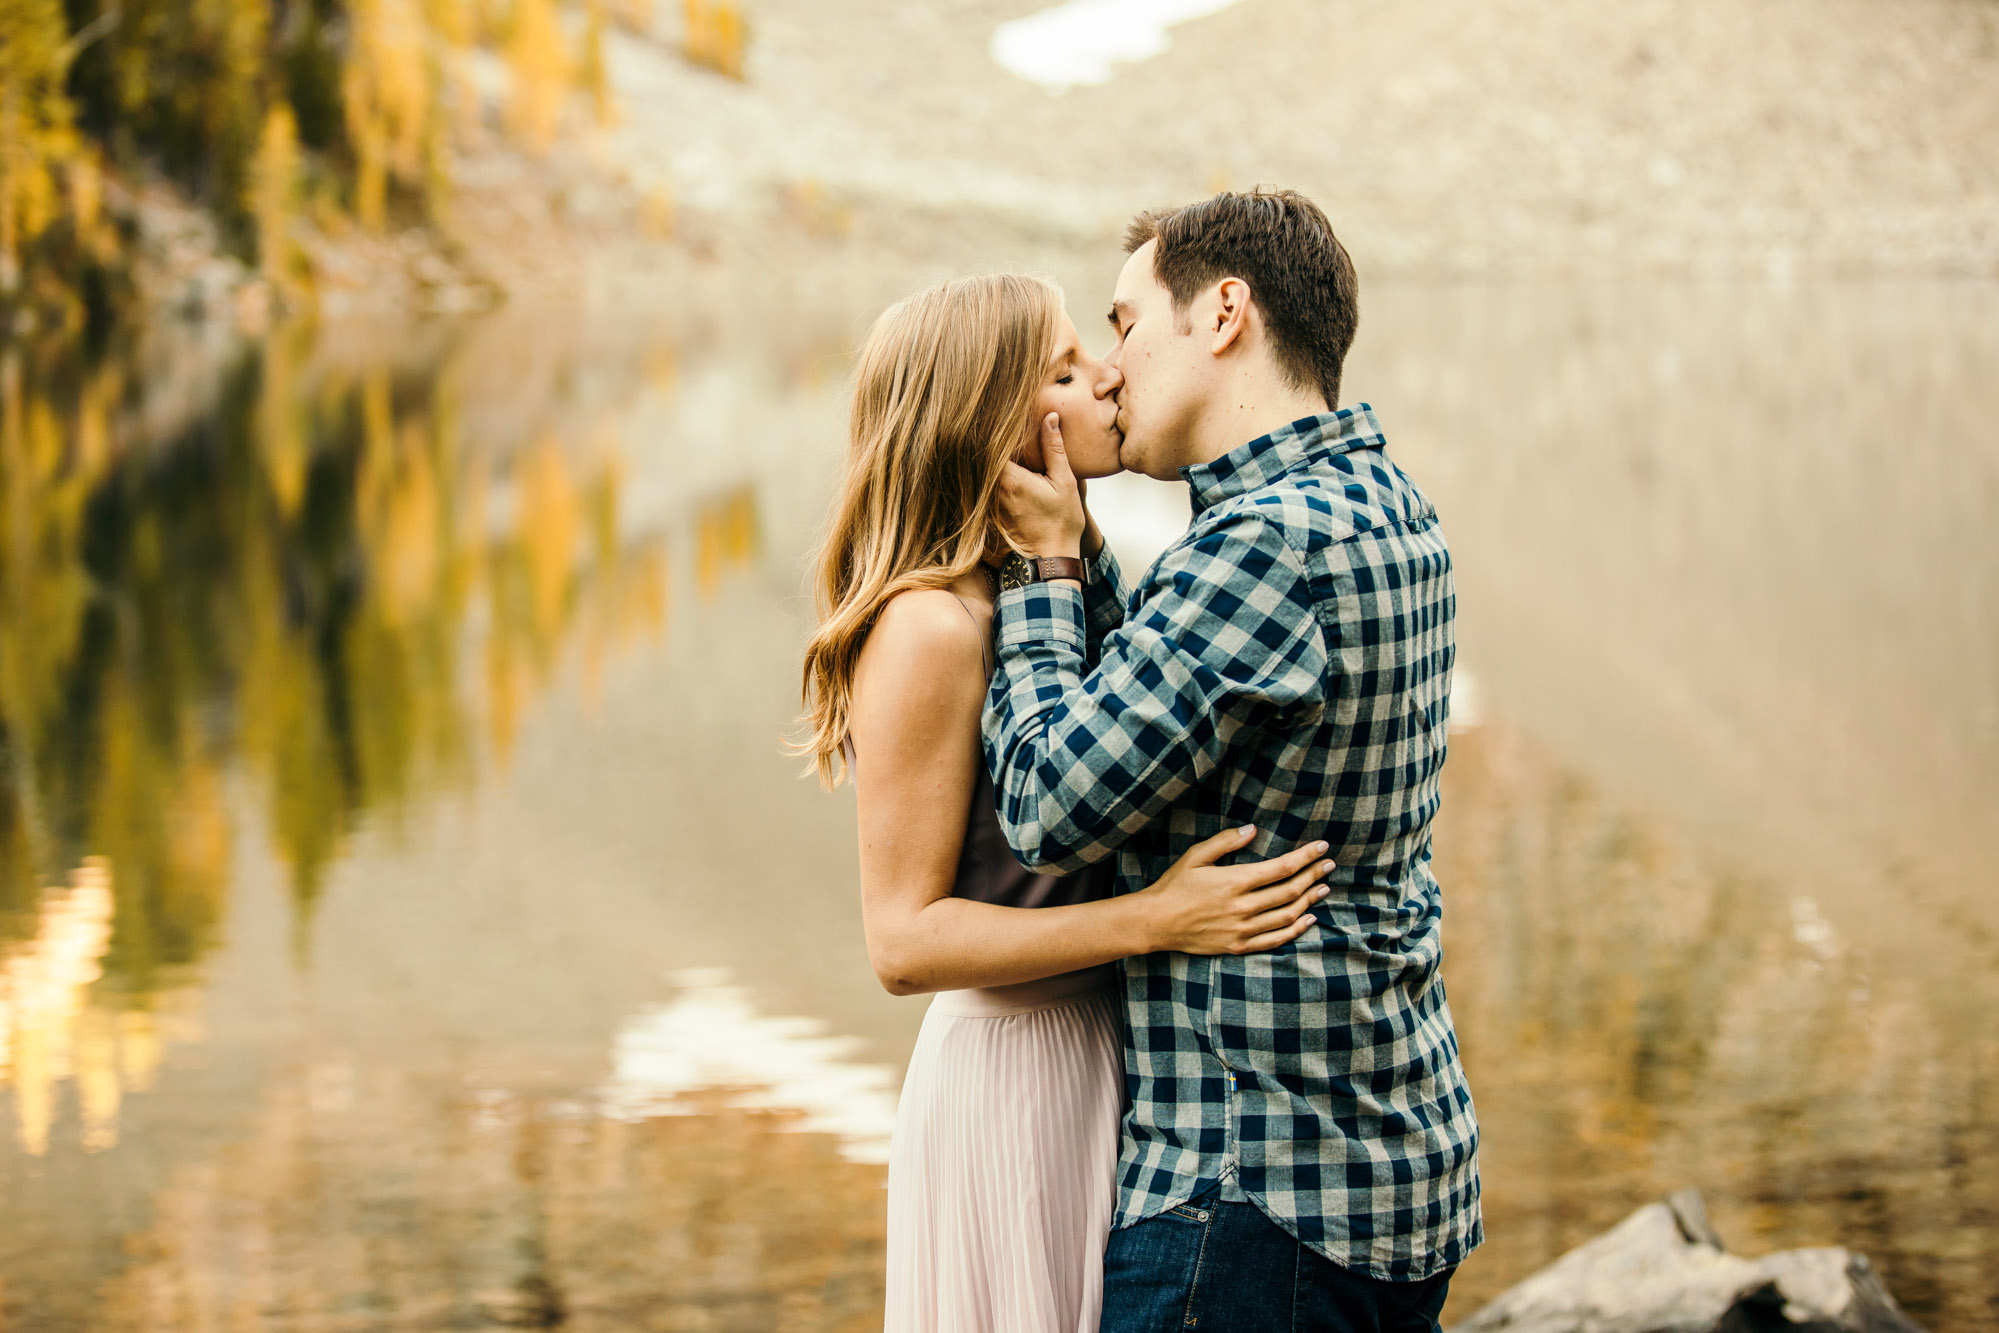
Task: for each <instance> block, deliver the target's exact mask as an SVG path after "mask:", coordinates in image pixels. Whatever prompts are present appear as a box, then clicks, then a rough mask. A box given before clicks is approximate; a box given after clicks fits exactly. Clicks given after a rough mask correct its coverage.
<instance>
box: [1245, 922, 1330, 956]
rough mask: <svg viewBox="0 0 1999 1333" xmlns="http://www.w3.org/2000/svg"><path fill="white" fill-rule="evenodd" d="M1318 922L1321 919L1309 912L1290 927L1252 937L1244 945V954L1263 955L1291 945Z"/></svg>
mask: <svg viewBox="0 0 1999 1333" xmlns="http://www.w3.org/2000/svg"><path fill="white" fill-rule="evenodd" d="M1318 921H1319V918H1317V917H1315V916H1313V915H1312V914H1311V913H1310V912H1307V913H1305V915H1303V916H1301V917H1299V918H1298V919H1297V920H1296V921H1294V922H1292V923H1291V924H1290V925H1288V926H1284V927H1282V928H1280V929H1278V930H1266V931H1265V932H1263V934H1261V935H1256V936H1252V937H1251V938H1250V939H1249V940H1247V941H1246V942H1245V943H1244V944H1243V948H1242V951H1243V952H1244V953H1263V952H1265V951H1266V950H1269V949H1275V948H1277V947H1279V946H1280V945H1285V944H1289V943H1290V942H1291V941H1293V940H1295V939H1297V938H1298V937H1299V936H1300V935H1303V934H1304V933H1305V932H1306V931H1308V930H1310V929H1311V928H1312V927H1313V926H1315V925H1317V924H1318Z"/></svg>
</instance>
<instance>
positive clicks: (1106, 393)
mask: <svg viewBox="0 0 1999 1333" xmlns="http://www.w3.org/2000/svg"><path fill="white" fill-rule="evenodd" d="M1123 387H1124V372H1123V371H1122V370H1119V369H1118V368H1117V367H1116V366H1114V365H1112V364H1111V363H1110V362H1108V361H1104V362H1100V363H1099V364H1098V374H1097V397H1099V398H1108V397H1110V395H1112V394H1114V393H1116V392H1117V391H1118V390H1119V389H1121V388H1123Z"/></svg>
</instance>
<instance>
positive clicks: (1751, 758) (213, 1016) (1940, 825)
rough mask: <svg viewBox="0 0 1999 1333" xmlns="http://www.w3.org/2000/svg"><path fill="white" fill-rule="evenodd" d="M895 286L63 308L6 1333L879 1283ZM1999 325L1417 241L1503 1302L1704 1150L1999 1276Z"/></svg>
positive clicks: (18, 1044) (42, 404)
mask: <svg viewBox="0 0 1999 1333" xmlns="http://www.w3.org/2000/svg"><path fill="white" fill-rule="evenodd" d="M1094 304H1095V302H1094V300H1093V299H1084V300H1082V301H1081V306H1082V308H1087V309H1093V308H1094ZM869 313H870V312H868V311H866V310H853V309H836V310H832V311H828V312H823V313H821V314H818V315H811V316H809V317H808V316H802V315H799V314H798V312H796V311H794V310H789V309H785V310H780V309H777V308H776V307H773V308H772V309H770V310H758V309H754V308H752V309H746V310H737V311H734V312H727V313H712V312H711V314H710V315H702V314H700V313H698V312H683V313H681V314H679V315H676V316H675V317H674V318H673V319H670V320H661V321H658V322H651V323H648V322H642V321H623V322H619V321H608V320H605V319H603V318H602V317H598V318H597V319H595V320H592V321H587V322H586V321H584V320H582V319H580V318H578V319H567V318H563V317H559V316H551V315H549V314H547V313H545V312H539V313H531V312H522V313H513V314H502V315H498V316H493V317H489V318H487V319H484V320H481V321H476V322H469V323H434V324H417V325H414V326H411V325H408V324H400V325H395V326H383V327H366V326H343V327H328V328H324V329H320V330H318V331H311V330H304V329H298V330H286V331H283V332H281V333H279V334H275V335H273V336H272V337H270V338H268V339H266V340H263V341H261V342H257V343H240V342H237V341H234V340H232V339H229V338H225V337H222V336H220V335H196V334H194V333H188V332H183V333H178V334H171V335H160V336H156V337H154V338H152V339H149V340H146V341H145V342H143V343H141V344H140V345H137V346H135V347H133V348H130V349H126V350H124V351H121V352H120V353H119V354H118V355H115V356H107V357H104V358H100V359H97V360H94V361H92V360H87V359H84V358H79V357H76V356H58V355H55V354H53V353H51V352H49V351H47V350H46V349H39V348H34V347H27V348H16V349H14V350H11V351H7V352H5V353H0V530H3V531H4V537H5V540H4V544H0V562H4V563H0V741H3V742H4V758H5V768H4V771H0V1328H5V1329H9V1330H13V1329H23V1330H34V1331H35V1333H67V1331H69V1330H84V1329H92V1330H97V1329H103V1330H119V1331H121V1333H122V1331H124V1330H140V1329H145V1330H179V1329H209V1328H230V1329H255V1328H274V1329H277V1328H283V1329H290V1328H299V1329H305V1328H312V1329H349V1328H352V1329H361V1328H367V1329H382V1328H393V1329H431V1328H447V1327H448V1328H467V1327H481V1326H514V1327H521V1326H527V1327H554V1326H557V1325H561V1326H564V1327H570V1328H577V1329H591V1330H597V1329H601V1330H607V1331H608V1330H632V1329H661V1330H665V1329H673V1330H703V1329H718V1330H719V1329H742V1330H768V1329H842V1330H845V1329H852V1330H861V1329H866V1328H870V1327H878V1326H879V1301H880V1277H879V1266H880V1250H881V1243H882V1231H883V1216H882V1201H883V1196H882V1189H881V1184H882V1171H883V1168H882V1162H883V1160H884V1148H885V1141H886V1134H887V1130H888V1125H889V1121H890V1117H891V1116H892V1112H893V1105H894V1097H895V1090H896V1087H897V1085H898V1083H899V1080H900V1076H901V1071H902V1067H903V1064H904V1062H905V1061H906V1059H907V1055H908V1051H909V1047H910V1044H911V1042H912V1040H913V1038H914V1035H915V1032H916V1028H917V1025H918V1023H919V1022H920V1020H921V1015H922V1010H923V1003H924V1002H923V1001H922V1000H920V999H905V1000H898V999H892V998H890V997H888V996H886V995H884V994H883V993H882V992H881V991H880V990H879V988H878V987H877V986H876V985H875V983H874V981H873V979H872V976H871V974H870V973H869V970H868V967H867V962H866V958H865V954H864V950H863V947H862V941H861V936H860V928H859V919H858V912H857V910H856V903H857V896H856V895H857V891H856V874H855V857H854V844H853V817H852V802H851V797H850V796H848V795H845V794H841V795H836V796H826V795H823V794H821V793H820V792H819V790H818V789H817V787H816V786H815V785H813V784H812V783H810V782H807V781H801V780H800V779H799V777H798V775H797V766H796V764H795V762H794V761H791V760H788V759H786V758H785V757H783V756H782V755H781V754H780V753H779V751H778V748H777V737H778V735H779V733H780V732H781V731H782V730H784V729H785V728H786V727H787V726H788V725H789V722H790V719H791V716H792V713H793V710H794V707H795V690H796V661H797V658H796V653H797V648H798V645H799V643H800V641H801V638H802V636H803V634H804V632H805V630H806V627H807V624H808V620H809V607H808V605H807V603H806V600H805V598H804V595H803V592H802V586H803V581H802V573H803V562H804V560H805V559H806V556H807V553H808V551H809V549H810V546H811V542H812V538H813V535H814V532H815V529H816V525H817V523H818V520H819V517H820V514H821V512H822V509H823V506H824V504H825V503H826V500H827V497H828V493H829V487H830V485H831V483H832V479H833V475H834V471H835V468H836V466H837V455H838V449H839V446H840V435H841V429H842V424H843V414H844V388H843V383H842V376H843V374H844V366H845V362H844V357H845V355H846V352H847V350H848V348H849V347H850V345H851V343H852V341H853V339H854V337H855V335H856V334H857V332H858V331H859V330H860V329H861V328H864V327H865V321H866V317H867V315H868V314H869ZM1994 365H1999V289H1995V288H1994V287H1993V286H1991V285H1970V284H1961V285H1946V284H1936V285H1848V286H1839V285H1825V286H1801V287H1794V288H1780V287H1753V288H1720V287H1717V288H1698V287H1628V288H1613V287H1598V288H1536V287H1517V288H1510V287H1489V288H1464V287H1436V288H1430V287H1420V286H1402V287H1394V286H1382V287H1378V288H1377V289H1376V290H1375V291H1374V292H1373V293H1372V294H1371V296H1370V300H1369V304H1368V307H1367V312H1366V316H1365V319H1364V322H1363V326H1362V332H1361V338H1360V343H1359V346H1358V348H1357V350H1356V354H1355V358H1354V361H1353V363H1352V365H1351V367H1350V370H1349V374H1348V386H1349V390H1350V396H1351V397H1352V398H1355V399H1362V398H1364V399H1367V400H1369V401H1371V402H1372V403H1374V404H1375V406H1376V408H1377V409H1378V411H1379V412H1380V414H1381V416H1382V418H1383V421H1384V424H1385V427H1386V429H1387V431H1388V433H1389V437H1390V440H1391V445H1392V449H1393V451H1394V452H1395V453H1396V455H1397V456H1398V457H1399V458H1400V459H1401V461H1402V463H1403V465H1404V466H1405V467H1406V468H1407V469H1408V470H1409V471H1410V472H1411V473H1412V474H1413V475H1414V476H1415V477H1416V478H1417V479H1418V480H1419V482H1421V483H1422V484H1423V485H1424V486H1425V487H1426V489H1428V490H1429V491H1430V492H1431V494H1432V495H1433V497H1434V498H1435V499H1436V501H1437V503H1438V505H1439V508H1440V509H1441V511H1442V513H1443V515H1444V519H1445V524H1446V528H1447V530H1448V531H1449V533H1450V534H1451V536H1452V539H1453V543H1454V548H1455V550H1456V553H1457V559H1458V564H1459V571H1460V574H1459V578H1460V585H1459V586H1460V599H1461V662H1462V670H1463V672H1464V675H1465V681H1464V683H1463V686H1462V688H1461V690H1460V695H1459V722H1460V725H1459V726H1458V727H1457V729H1456V730H1455V732H1454V735H1453V738H1452V748H1451V758H1450V761H1449V763H1448V765H1447V767H1446V806H1445V811H1444V814H1443V817H1442V820H1441V822H1440V825H1439V829H1438V838H1437V868H1438V872H1439V875H1440V878H1441V879H1442V882H1443V884H1444V888H1445V901H1446V904H1447V921H1448V941H1449V942H1448V946H1447V962H1446V976H1447V979H1448V983H1449V985H1450V987H1451V992H1452V999H1453V1005H1454V1007H1455V1009H1456V1012H1457V1016H1458V1021H1459V1025H1460V1031H1461V1035H1462V1040H1463V1046H1464V1051H1465V1058H1466V1063H1467V1066H1468V1068H1469V1071H1470V1075H1471V1078H1472V1082H1473V1088H1474V1092H1475V1095H1476V1097H1477V1099H1478V1103H1479V1109H1480V1115H1481V1120H1482V1122H1483V1125H1484V1132H1485V1157H1484V1168H1485V1178H1486V1190H1487V1193H1486V1199H1487V1218H1488V1227H1489V1231H1490V1233H1491V1241H1490V1243H1489V1244H1488V1245H1487V1247H1486V1248H1485V1249H1484V1250H1482V1251H1481V1252H1480V1253H1479V1254H1478V1255H1477V1256H1476V1257H1475V1258H1474V1259H1473V1260H1472V1261H1471V1262H1470V1263H1469V1264H1467V1265H1466V1267H1465V1268H1464V1270H1463V1271H1462V1273H1461V1274H1460V1276H1459V1279H1458V1284H1457V1291H1456V1294H1455V1296H1454V1300H1453V1312H1454V1313H1455V1314H1458V1315H1462V1314H1464V1313H1466V1312H1468V1311H1469V1310H1471V1309H1472V1308H1474V1307H1475V1306H1476V1304H1478V1303H1479V1302H1480V1301H1482V1300H1483V1299H1485V1298H1487V1297H1489V1296H1491V1295H1492V1294H1495V1293H1496V1292H1497V1291H1498V1290H1500V1289H1502V1288H1503V1287H1504V1286H1506V1285H1507V1284H1509V1283H1510V1282H1512V1281H1514V1280H1516V1279H1518V1278H1519V1277H1521V1276H1523V1275H1525V1274H1526V1273H1528V1272H1530V1271H1532V1270H1533V1269H1534V1268H1536V1267H1538V1266H1539V1265H1541V1264H1543V1263H1545V1262H1547V1261H1548V1260H1549V1259H1552V1258H1553V1257H1554V1256H1555V1255H1557V1254H1559V1253H1560V1252H1561V1251H1563V1250H1564V1249H1566V1248H1568V1247H1569V1246H1571V1245H1573V1244H1576V1243H1578V1242H1580V1241H1582V1240H1585V1239H1587V1238H1588V1237H1590V1236H1591V1235H1593V1234H1595V1233H1596V1232H1597V1231H1599V1230H1601V1229H1602V1228H1604V1227H1606V1226H1608V1225H1609V1224H1611V1223H1612V1222H1614V1221H1616V1220H1617V1219H1618V1218H1620V1217H1621V1216H1623V1215H1624V1214H1625V1213H1626V1212H1628V1211H1629V1210H1630V1209H1632V1208H1634V1207H1636V1206H1638V1205H1639V1204H1641V1203H1644V1202H1646V1201H1648V1200H1650V1199H1652V1198H1655V1197H1657V1196H1658V1195H1660V1194H1662V1193H1664V1192H1666V1191H1668V1190H1671V1189H1674V1188H1677V1187H1679V1186H1682V1185H1695V1186H1698V1187H1699V1188H1701V1189H1702V1190H1703V1191H1704V1192H1705V1193H1706V1196H1707V1198H1708V1201H1709V1205H1710V1208H1711V1210H1712V1212H1713V1214H1714V1217H1715V1220H1716V1223H1717V1225H1718V1226H1719V1228H1720V1230H1721V1232H1722V1235H1723V1237H1724V1238H1725V1239H1726V1240H1728V1241H1729V1242H1730V1243H1731V1245H1732V1246H1733V1247H1734V1248H1736V1249H1738V1250H1742V1251H1745V1252H1756V1251H1761V1250H1766V1249H1771V1248H1777V1247H1784V1246H1791V1245H1800V1244H1812V1243H1834V1242H1836V1243H1844V1244H1847V1245H1851V1246H1853V1247H1854V1248H1856V1249H1859V1250H1862V1251H1864V1252H1866V1253H1868V1254H1869V1255H1871V1256H1872V1257H1873V1258H1874V1259H1875V1260H1876V1262H1877V1263H1878V1264H1879V1265H1880V1267H1881V1268H1882V1270H1883V1271H1884V1273H1885V1275H1886V1277H1887V1278H1888V1281H1889V1283H1890V1285H1891V1286H1892V1288H1893V1289H1894V1290H1895V1291H1896V1292H1897V1293H1898V1295H1899V1296H1900V1297H1901V1298H1902V1300H1903V1301H1904V1303H1905V1304H1906V1305H1907V1306H1908V1307H1909V1308H1910V1309H1911V1311H1912V1312H1913V1313H1914V1314H1915V1315H1916V1316H1917V1317H1918V1318H1919V1319H1920V1320H1922V1321H1923V1322H1925V1323H1926V1324H1928V1325H1929V1326H1931V1327H1933V1328H1935V1329H1938V1330H1945V1331H1947V1333H1970V1331H1971V1330H1974V1329H1978V1328H1983V1327H1990V1326H1991V1325H1992V1324H1993V1323H1994V1322H1995V1321H1999V1278H1995V1276H1994V1275H1995V1274H1999V1027H1995V1025H1994V1024H1993V1022H1992V1019H1991V1015H1992V1014H1993V1012H1994V1010H1995V1001H1999V893H1995V891H1994V890H1995V888H1999V820H1995V819H1994V818H1993V815H1992V812H1993V810H1994V809H1995V806H1999V527H1995V523H1999V432H1995V431H1994V428H1993V425H1992V423H1993V421H1994V420H1995V419H1999V378H1996V377H1994V376H1993V375H1992V373H1991V368H1992V367H1993V366H1994ZM1093 496H1095V497H1096V500H1097V503H1098V504H1099V506H1100V508H1101V510H1102V511H1103V514H1104V517H1105V520H1106V523H1107V526H1109V527H1110V528H1111V529H1112V532H1113V540H1114V541H1116V542H1117V544H1118V545H1119V546H1120V548H1121V549H1122V550H1123V551H1124V552H1125V554H1126V555H1127V556H1128V557H1129V558H1130V559H1133V560H1142V559H1144V558H1145V556H1146V554H1147V553H1148V552H1149V551H1150V550H1155V549H1157V547H1158V546H1159V545H1160V544H1161V543H1163V542H1164V541H1165V540H1167V539H1168V538H1169V537H1170V535H1171V534H1172V532H1173V531H1174V530H1175V529H1176V528H1177V526H1178V525H1179V523H1181V522H1182V521H1183V519H1184V508H1183V506H1184V495H1183V494H1182V493H1179V492H1178V491H1177V489H1176V488H1173V487H1167V486H1161V485H1159V484H1157V483H1151V482H1147V481H1145V480H1143V479H1122V480H1120V481H1117V482H1113V483H1109V484H1105V485H1102V486H1101V487H1099V488H1096V489H1094V490H1093Z"/></svg>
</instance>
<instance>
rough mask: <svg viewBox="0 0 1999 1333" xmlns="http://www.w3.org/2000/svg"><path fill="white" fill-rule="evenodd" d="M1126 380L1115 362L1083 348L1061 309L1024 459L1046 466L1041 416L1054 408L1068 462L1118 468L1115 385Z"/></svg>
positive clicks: (1084, 469)
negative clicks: (1105, 359) (1109, 364)
mask: <svg viewBox="0 0 1999 1333" xmlns="http://www.w3.org/2000/svg"><path fill="white" fill-rule="evenodd" d="M1123 383H1124V378H1123V376H1121V375H1120V374H1118V372H1117V371H1116V370H1115V369H1114V368H1113V367H1111V366H1108V365H1106V364H1104V362H1103V361H1102V360H1101V359H1100V358H1098V357H1094V356H1091V355H1090V354H1089V353H1088V352H1086V351H1084V350H1083V343H1082V340H1081V339H1079V338H1078V337H1077V336H1076V326H1075V324H1074V323H1072V322H1071V321H1070V319H1069V317H1068V316H1067V315H1063V316H1062V317H1061V323H1060V324H1059V325H1058V326H1057V329H1056V334H1055V355H1054V356H1053V357H1052V358H1050V360H1049V362H1048V368H1047V369H1046V370H1045V371H1044V372H1043V374H1042V377H1041V392H1040V393H1039V394H1038V395H1036V397H1035V400H1034V415H1033V418H1032V419H1031V420H1030V421H1029V422H1028V431H1027V444H1026V447H1025V448H1024V449H1022V451H1021V455H1020V461H1021V464H1022V465H1023V466H1025V467H1028V468H1032V469H1033V470H1034V471H1036V472H1040V471H1043V470H1044V464H1043V462H1042V458H1041V421H1042V418H1044V417H1046V416H1047V415H1048V414H1049V413H1050V412H1053V413H1055V414H1056V415H1057V416H1059V417H1060V418H1061V419H1062V443H1063V445H1064V446H1065V447H1066V448H1067V449H1068V451H1069V467H1070V468H1071V469H1072V470H1073V471H1074V472H1075V474H1076V475H1077V476H1079V477H1082V478H1085V479H1088V478H1090V477H1108V476H1110V475H1111V474H1112V473H1113V472H1116V471H1118V470H1119V467H1118V446H1119V445H1120V444H1121V443H1122V442H1123V437H1122V436H1120V435H1119V434H1118V428H1117V411H1118V405H1117V391H1118V388H1119V386H1120V385H1122V384H1123Z"/></svg>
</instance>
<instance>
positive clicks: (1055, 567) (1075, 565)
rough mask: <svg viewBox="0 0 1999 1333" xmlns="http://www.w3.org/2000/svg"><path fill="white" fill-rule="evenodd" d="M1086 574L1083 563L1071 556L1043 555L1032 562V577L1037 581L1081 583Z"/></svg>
mask: <svg viewBox="0 0 1999 1333" xmlns="http://www.w3.org/2000/svg"><path fill="white" fill-rule="evenodd" d="M1086 572H1087V571H1086V570H1085V568H1084V566H1083V562H1082V561H1080V560H1078V559H1077V558H1076V557H1075V556H1073V555H1044V556H1038V557H1036V558H1035V561H1034V577H1036V578H1037V579H1048V580H1053V579H1074V580H1076V582H1078V583H1081V582H1083V575H1084V574H1085V573H1086Z"/></svg>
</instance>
